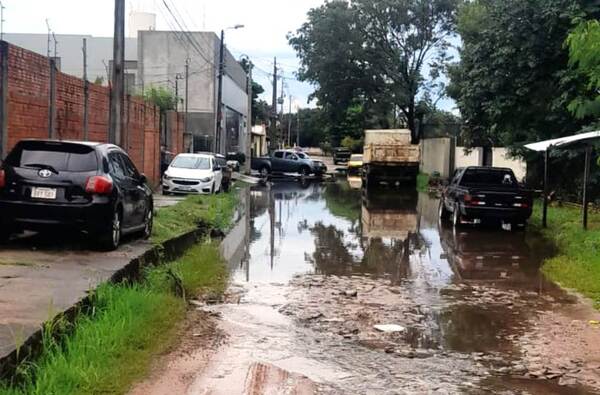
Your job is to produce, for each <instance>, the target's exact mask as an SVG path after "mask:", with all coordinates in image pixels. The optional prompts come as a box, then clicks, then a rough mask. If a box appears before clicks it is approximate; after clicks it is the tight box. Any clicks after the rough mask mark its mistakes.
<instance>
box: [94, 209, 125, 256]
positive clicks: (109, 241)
mask: <svg viewBox="0 0 600 395" xmlns="http://www.w3.org/2000/svg"><path fill="white" fill-rule="evenodd" d="M121 230H122V215H121V212H120V210H118V209H117V210H115V211H114V213H113V215H112V219H111V220H110V223H109V224H108V226H107V227H106V229H105V230H104V231H102V233H101V234H100V235H99V236H100V237H99V240H100V244H99V246H100V248H101V249H102V250H104V251H114V250H116V249H117V248H118V247H119V244H120V242H121Z"/></svg>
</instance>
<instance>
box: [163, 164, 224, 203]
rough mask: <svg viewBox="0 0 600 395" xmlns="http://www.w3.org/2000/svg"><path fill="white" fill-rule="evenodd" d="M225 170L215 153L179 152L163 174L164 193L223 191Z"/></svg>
mask: <svg viewBox="0 0 600 395" xmlns="http://www.w3.org/2000/svg"><path fill="white" fill-rule="evenodd" d="M222 179H223V171H222V170H221V167H220V166H219V164H218V163H217V161H216V159H215V157H214V155H210V154H179V155H177V156H176V157H175V159H173V161H172V162H171V164H170V165H169V168H168V169H167V171H165V174H164V175H163V179H162V190H163V194H164V195H169V194H171V193H202V194H210V193H216V192H220V191H221V181H222Z"/></svg>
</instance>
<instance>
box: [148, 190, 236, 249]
mask: <svg viewBox="0 0 600 395" xmlns="http://www.w3.org/2000/svg"><path fill="white" fill-rule="evenodd" d="M237 202H238V198H237V194H236V193H235V189H233V188H232V191H231V192H229V193H221V194H218V195H206V196H198V195H192V196H188V197H187V198H186V199H185V200H183V201H182V202H179V203H178V204H176V205H174V206H171V207H165V208H162V209H159V210H158V211H157V212H156V215H155V217H154V228H153V231H152V238H151V240H152V241H153V242H154V243H156V244H160V243H162V242H164V241H165V240H169V239H171V238H173V237H176V236H179V235H182V234H184V233H186V232H189V231H191V230H194V229H196V228H197V227H198V225H199V224H205V225H207V226H209V227H213V228H219V229H222V230H225V229H227V228H228V227H229V225H230V221H231V218H232V214H233V212H234V210H235V207H236V205H237Z"/></svg>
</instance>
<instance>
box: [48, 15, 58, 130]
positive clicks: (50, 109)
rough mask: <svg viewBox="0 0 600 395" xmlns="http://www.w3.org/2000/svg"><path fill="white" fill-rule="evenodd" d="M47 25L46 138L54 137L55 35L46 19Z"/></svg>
mask: <svg viewBox="0 0 600 395" xmlns="http://www.w3.org/2000/svg"><path fill="white" fill-rule="evenodd" d="M46 25H47V26H48V65H49V67H50V92H49V95H48V101H49V103H48V138H50V139H54V138H56V36H55V35H54V32H51V29H50V24H49V23H48V20H47V19H46ZM50 33H52V38H54V58H51V57H50Z"/></svg>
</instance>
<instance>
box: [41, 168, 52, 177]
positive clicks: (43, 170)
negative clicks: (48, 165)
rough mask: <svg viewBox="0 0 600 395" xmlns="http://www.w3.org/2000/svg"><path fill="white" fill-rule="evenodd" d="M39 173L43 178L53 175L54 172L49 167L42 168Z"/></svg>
mask: <svg viewBox="0 0 600 395" xmlns="http://www.w3.org/2000/svg"><path fill="white" fill-rule="evenodd" d="M38 174H39V176H40V177H42V178H48V177H50V176H51V175H52V172H51V171H50V170H48V169H42V170H40V171H38Z"/></svg>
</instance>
